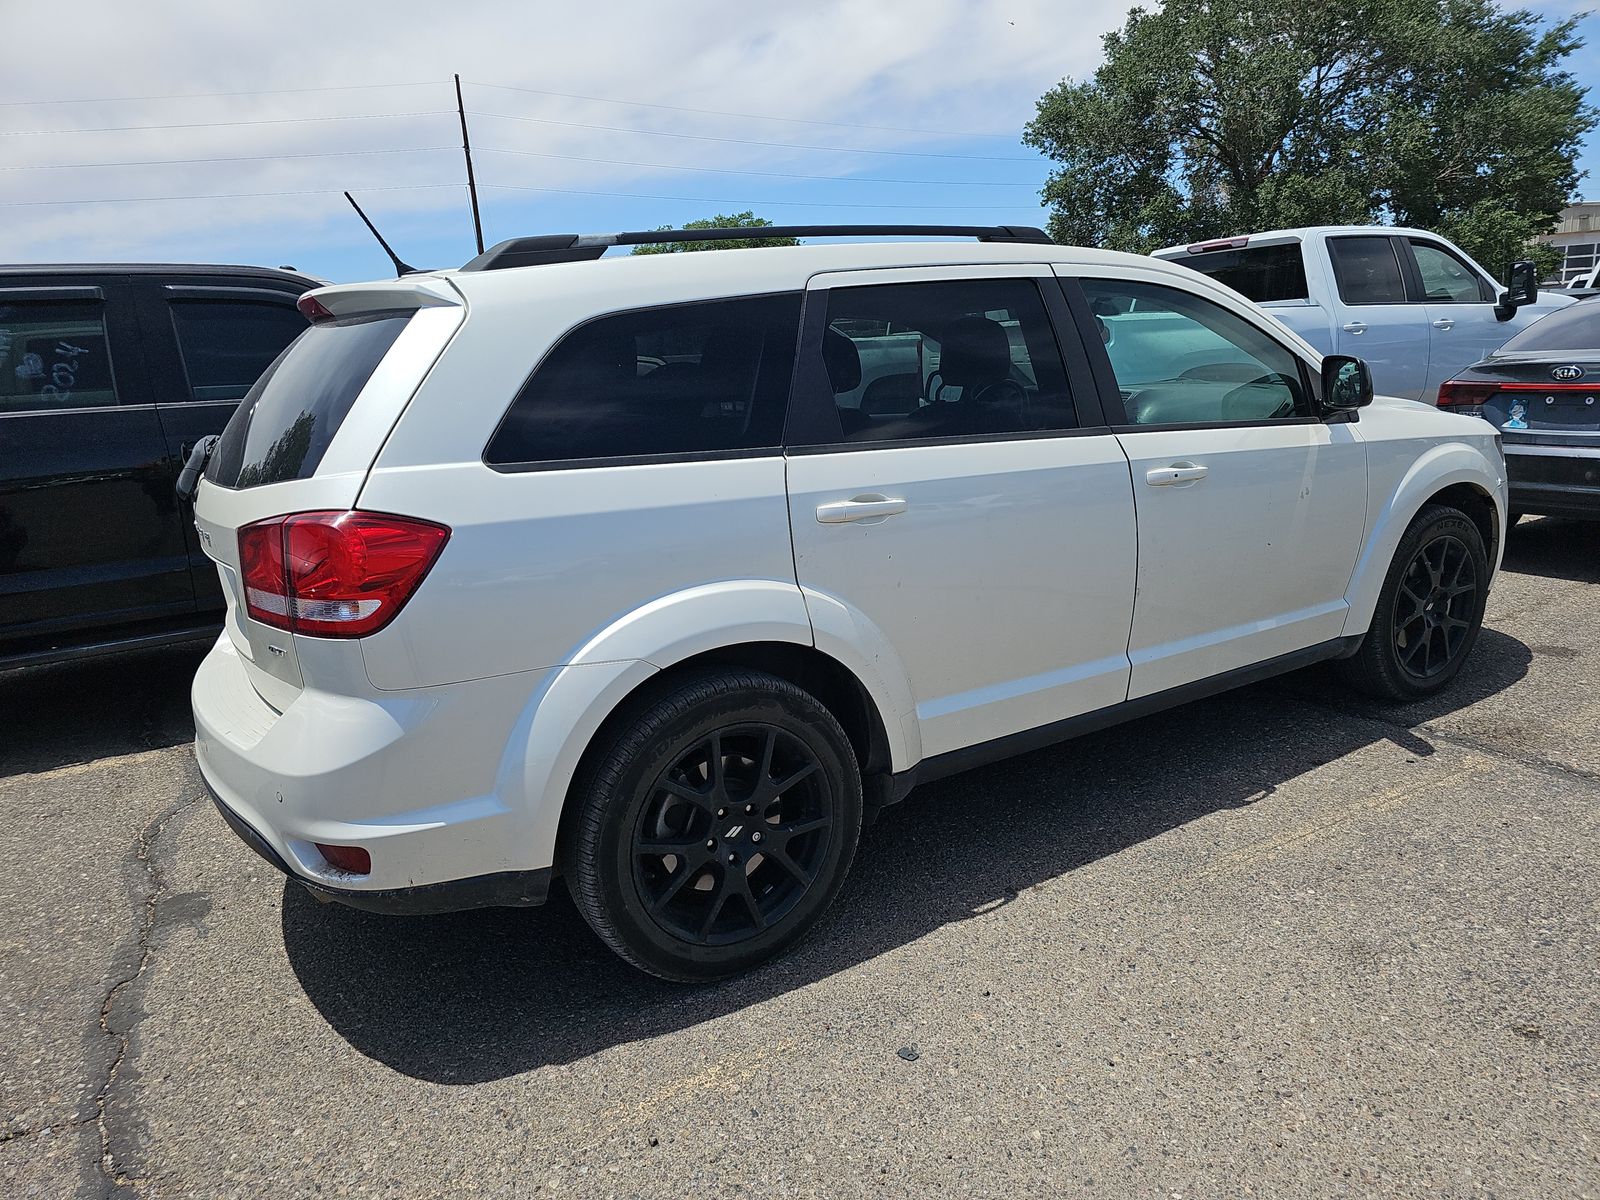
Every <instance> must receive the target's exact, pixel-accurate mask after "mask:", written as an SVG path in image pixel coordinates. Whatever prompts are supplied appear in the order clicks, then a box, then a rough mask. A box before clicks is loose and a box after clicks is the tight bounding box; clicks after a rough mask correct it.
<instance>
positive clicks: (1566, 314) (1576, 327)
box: [1496, 299, 1600, 354]
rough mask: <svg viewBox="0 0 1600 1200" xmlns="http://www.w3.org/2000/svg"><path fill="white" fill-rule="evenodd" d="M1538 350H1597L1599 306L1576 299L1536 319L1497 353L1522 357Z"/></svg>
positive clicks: (1598, 345)
mask: <svg viewBox="0 0 1600 1200" xmlns="http://www.w3.org/2000/svg"><path fill="white" fill-rule="evenodd" d="M1538 350H1573V351H1576V350H1600V304H1596V303H1595V302H1594V300H1593V299H1586V300H1580V301H1578V303H1576V304H1571V305H1568V306H1567V307H1566V308H1558V309H1557V310H1556V311H1555V312H1553V313H1551V314H1549V315H1548V316H1544V317H1540V318H1539V319H1538V320H1537V321H1535V322H1534V323H1533V324H1532V325H1529V326H1528V327H1527V328H1526V329H1524V330H1523V331H1522V332H1521V333H1519V334H1517V336H1516V337H1514V338H1512V339H1511V340H1510V341H1508V342H1507V343H1506V344H1505V345H1504V346H1501V347H1500V349H1499V350H1498V351H1496V353H1498V354H1526V353H1531V352H1533V351H1538Z"/></svg>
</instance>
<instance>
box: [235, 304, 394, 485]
mask: <svg viewBox="0 0 1600 1200" xmlns="http://www.w3.org/2000/svg"><path fill="white" fill-rule="evenodd" d="M410 319H411V314H409V313H380V314H376V315H374V316H370V317H357V318H352V319H348V320H341V321H330V322H327V323H325V324H320V325H313V326H311V327H310V328H309V329H307V330H306V331H305V332H304V333H302V334H301V335H300V336H299V337H298V338H296V339H295V340H294V342H293V343H291V344H290V346H289V348H288V349H287V350H285V351H284V352H283V353H282V354H281V355H279V356H278V358H277V359H276V360H275V361H274V362H273V363H272V365H271V366H269V367H268V368H267V369H266V372H265V373H264V374H263V375H262V376H261V378H260V379H258V380H257V381H256V383H255V386H254V387H252V388H251V389H250V391H249V393H248V394H247V395H246V396H245V398H244V400H243V401H242V402H241V403H240V405H239V407H238V409H236V410H235V411H234V414H233V419H232V420H230V421H229V422H228V427H227V428H226V429H224V430H223V431H222V440H221V441H220V442H218V443H217V449H216V452H215V453H213V454H212V456H211V462H210V464H209V465H208V466H207V467H206V478H207V479H209V480H211V481H212V482H213V483H219V484H221V485H222V486H223V487H234V488H247V487H259V486H261V485H262V484H265V483H281V482H283V481H284V480H286V479H305V478H307V477H309V476H310V475H311V474H312V473H313V472H314V471H315V470H316V469H317V464H318V463H320V462H321V461H322V456H323V455H324V454H325V453H327V450H328V443H329V442H331V441H333V435H334V434H335V433H337V432H338V431H339V426H340V424H341V423H342V422H343V421H344V419H345V416H346V414H348V413H349V411H350V406H351V405H352V404H354V403H355V400H356V397H357V396H358V395H359V394H360V393H361V389H362V388H363V387H365V386H366V384H367V380H368V379H370V378H372V372H373V371H375V370H377V367H378V363H380V362H381V361H383V356H384V355H385V354H387V353H388V352H389V347H391V346H393V345H394V343H395V339H396V338H398V337H399V336H400V331H401V330H402V329H404V328H405V327H406V322H407V321H409V320H410Z"/></svg>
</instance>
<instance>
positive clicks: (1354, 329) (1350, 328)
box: [1343, 321, 1367, 337]
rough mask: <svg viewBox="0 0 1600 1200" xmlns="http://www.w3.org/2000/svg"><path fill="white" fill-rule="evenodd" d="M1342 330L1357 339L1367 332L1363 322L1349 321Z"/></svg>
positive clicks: (1365, 324)
mask: <svg viewBox="0 0 1600 1200" xmlns="http://www.w3.org/2000/svg"><path fill="white" fill-rule="evenodd" d="M1343 328H1344V331H1345V332H1346V333H1353V334H1355V335H1356V336H1357V337H1360V336H1361V335H1362V334H1363V333H1365V332H1366V331H1367V323H1366V322H1365V321H1351V322H1349V323H1348V324H1347V325H1345V326H1343Z"/></svg>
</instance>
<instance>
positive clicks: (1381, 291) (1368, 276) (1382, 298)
mask: <svg viewBox="0 0 1600 1200" xmlns="http://www.w3.org/2000/svg"><path fill="white" fill-rule="evenodd" d="M1328 255H1329V257H1330V258H1332V260H1333V277H1334V279H1335V280H1337V281H1338V284H1339V299H1341V300H1343V301H1344V302H1345V303H1346V304H1404V303H1405V302H1406V285H1405V278H1404V276H1403V275H1401V273H1400V260H1399V258H1398V257H1396V255H1395V252H1394V242H1393V241H1392V240H1390V239H1389V238H1386V237H1341V238H1329V239H1328Z"/></svg>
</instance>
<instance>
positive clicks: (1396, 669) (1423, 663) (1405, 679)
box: [1336, 504, 1489, 700]
mask: <svg viewBox="0 0 1600 1200" xmlns="http://www.w3.org/2000/svg"><path fill="white" fill-rule="evenodd" d="M1488 597H1489V558H1488V554H1487V552H1486V551H1485V549H1484V544H1483V534H1482V533H1481V532H1480V531H1479V529H1478V527H1477V525H1475V524H1474V523H1473V521H1472V518H1470V517H1469V516H1467V514H1466V513H1464V512H1462V511H1461V510H1460V509H1457V508H1451V507H1449V506H1447V505H1443V504H1430V505H1428V506H1427V507H1425V508H1424V509H1423V510H1422V511H1421V512H1420V513H1418V514H1417V515H1416V517H1415V518H1414V519H1413V520H1412V522H1411V524H1410V525H1409V526H1408V527H1407V528H1406V531H1405V533H1404V534H1403V535H1402V536H1401V538H1400V544H1399V546H1398V547H1396V549H1395V555H1394V558H1393V559H1392V560H1391V562H1390V565H1389V570H1388V573H1387V574H1386V575H1385V576H1384V581H1383V587H1382V589H1381V590H1380V591H1379V593H1378V603H1377V608H1376V611H1375V612H1374V613H1373V617H1372V625H1371V626H1370V627H1369V628H1368V630H1367V634H1366V636H1365V637H1364V638H1363V639H1362V641H1361V644H1360V646H1358V647H1357V648H1356V651H1355V653H1354V654H1353V655H1351V657H1349V658H1347V659H1345V660H1343V661H1342V662H1339V663H1338V664H1336V665H1337V666H1338V668H1339V670H1340V672H1341V673H1342V674H1343V675H1344V677H1345V679H1346V680H1347V681H1348V682H1349V683H1350V684H1351V685H1352V686H1354V687H1356V688H1357V689H1359V690H1360V691H1363V692H1366V693H1367V694H1368V695H1370V696H1375V697H1377V698H1378V699H1380V700H1420V699H1422V698H1423V697H1425V696H1431V695H1433V694H1434V693H1435V692H1439V691H1442V690H1443V689H1444V688H1445V687H1447V686H1448V685H1449V683H1450V681H1451V680H1452V679H1454V678H1455V677H1456V675H1457V673H1458V672H1459V671H1460V670H1461V667H1462V664H1463V663H1465V662H1466V660H1467V656H1468V655H1470V654H1471V653H1472V647H1473V645H1474V643H1476V641H1477V639H1478V631H1479V629H1480V628H1481V627H1482V625H1483V610H1484V606H1485V605H1486V604H1487V602H1488Z"/></svg>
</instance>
